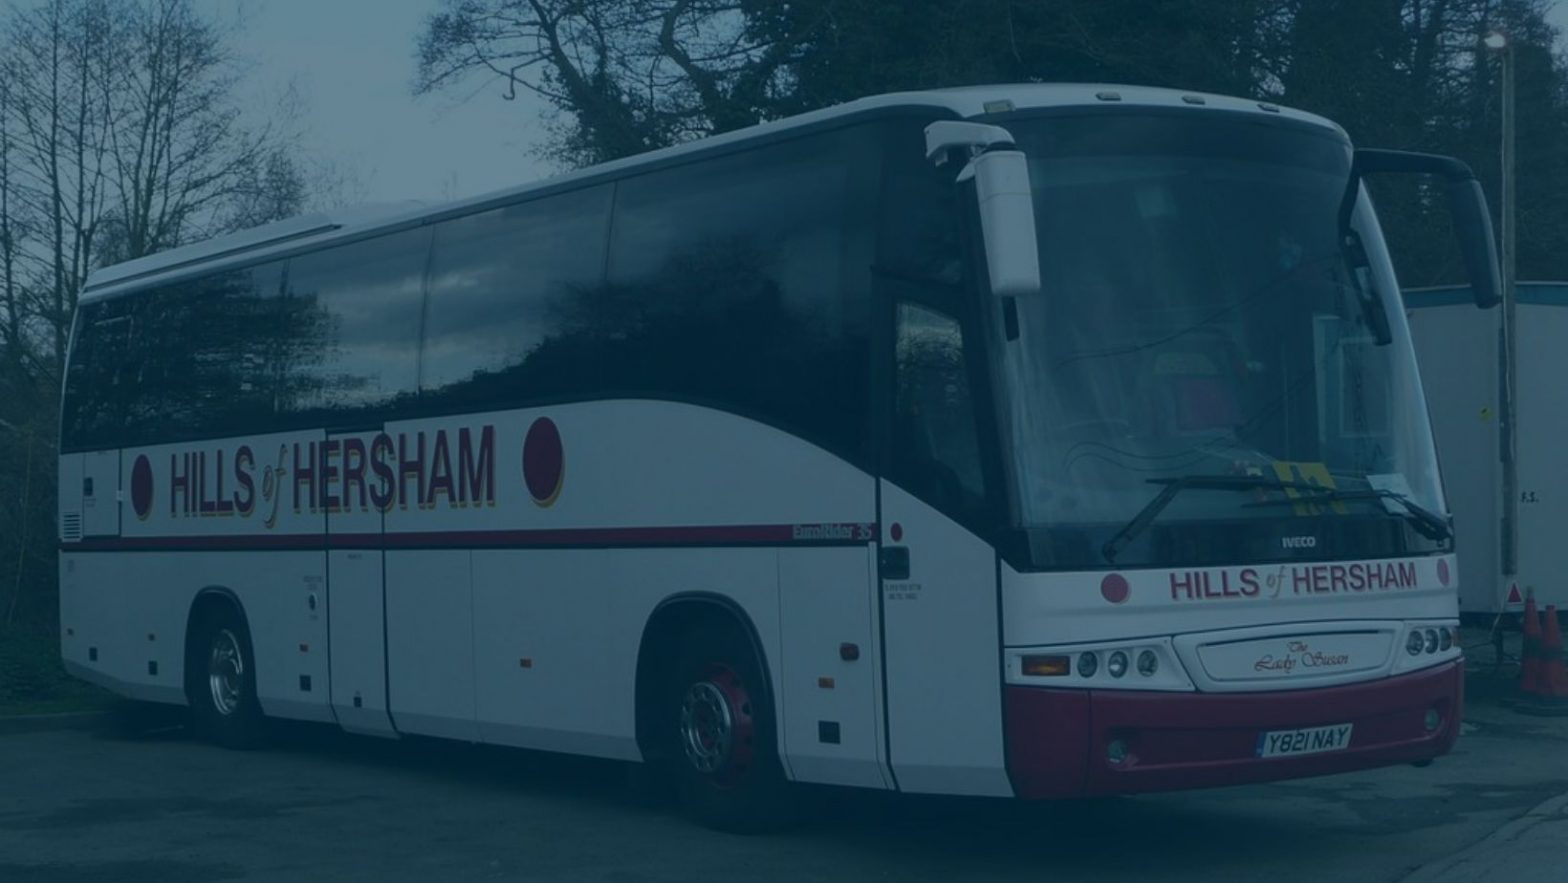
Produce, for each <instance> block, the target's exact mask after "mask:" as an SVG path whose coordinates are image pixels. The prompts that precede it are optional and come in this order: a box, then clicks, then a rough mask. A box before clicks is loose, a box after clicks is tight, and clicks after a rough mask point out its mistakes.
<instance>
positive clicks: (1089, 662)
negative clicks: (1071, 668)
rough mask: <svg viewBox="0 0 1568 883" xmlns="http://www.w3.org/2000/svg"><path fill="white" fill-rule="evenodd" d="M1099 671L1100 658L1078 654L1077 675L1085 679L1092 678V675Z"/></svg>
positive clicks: (1087, 654)
mask: <svg viewBox="0 0 1568 883" xmlns="http://www.w3.org/2000/svg"><path fill="white" fill-rule="evenodd" d="M1099 670H1100V657H1098V656H1096V655H1094V654H1093V653H1080V654H1078V674H1080V675H1082V676H1084V677H1086V678H1092V677H1094V673H1095V672H1097V671H1099Z"/></svg>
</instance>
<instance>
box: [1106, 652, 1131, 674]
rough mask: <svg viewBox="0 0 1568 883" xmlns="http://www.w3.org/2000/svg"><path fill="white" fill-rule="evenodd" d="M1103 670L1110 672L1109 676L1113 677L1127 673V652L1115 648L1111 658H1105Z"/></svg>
mask: <svg viewBox="0 0 1568 883" xmlns="http://www.w3.org/2000/svg"><path fill="white" fill-rule="evenodd" d="M1105 670H1106V671H1108V672H1110V673H1111V677H1113V678H1119V677H1121V676H1122V675H1124V674H1126V673H1127V654H1126V653H1123V652H1122V651H1120V650H1117V651H1116V652H1115V653H1112V654H1111V658H1110V659H1107V660H1106V661H1105Z"/></svg>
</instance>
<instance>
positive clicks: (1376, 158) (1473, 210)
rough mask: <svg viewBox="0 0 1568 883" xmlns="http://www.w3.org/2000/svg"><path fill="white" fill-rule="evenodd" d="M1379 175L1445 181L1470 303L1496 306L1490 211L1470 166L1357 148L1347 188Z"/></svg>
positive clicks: (1497, 278)
mask: <svg viewBox="0 0 1568 883" xmlns="http://www.w3.org/2000/svg"><path fill="white" fill-rule="evenodd" d="M1383 173H1392V174H1414V175H1435V176H1438V177H1440V178H1442V179H1444V180H1445V181H1446V182H1447V183H1448V209H1449V211H1450V212H1451V213H1452V214H1453V216H1454V232H1455V233H1456V234H1457V235H1458V236H1459V251H1460V254H1461V255H1463V256H1464V262H1465V272H1466V275H1468V276H1469V277H1470V291H1471V293H1472V294H1473V295H1474V297H1475V305H1476V306H1478V307H1480V308H1481V309H1487V308H1488V307H1492V306H1496V305H1497V302H1498V301H1499V300H1501V299H1502V295H1503V280H1502V274H1501V273H1500V272H1499V271H1498V268H1497V241H1496V240H1495V239H1494V238H1493V237H1492V213H1491V212H1490V211H1488V209H1487V207H1486V194H1485V193H1484V192H1482V190H1481V182H1479V181H1477V180H1476V178H1475V173H1474V172H1472V171H1471V170H1470V167H1469V166H1467V165H1465V164H1464V163H1463V162H1460V161H1459V160H1457V159H1454V158H1453V157H1451V156H1437V155H1435V154H1430V153H1407V152H1405V151H1402V150H1357V151H1356V155H1355V162H1354V164H1353V165H1352V172H1351V187H1352V188H1354V187H1355V186H1356V184H1357V183H1358V182H1359V180H1360V179H1361V178H1362V177H1365V176H1366V175H1372V174H1383ZM1353 196H1354V194H1353V192H1352V193H1347V194H1346V198H1347V200H1349V199H1351V198H1353ZM1348 205H1349V203H1348V202H1347V207H1348Z"/></svg>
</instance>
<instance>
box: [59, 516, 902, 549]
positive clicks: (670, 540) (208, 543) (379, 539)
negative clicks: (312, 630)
mask: <svg viewBox="0 0 1568 883" xmlns="http://www.w3.org/2000/svg"><path fill="white" fill-rule="evenodd" d="M875 536H877V526H876V525H875V524H872V523H864V522H828V523H820V522H819V523H813V524H800V525H796V524H721V525H700V526H686V527H581V528H549V529H542V530H466V531H464V530H453V531H410V532H406V533H387V534H380V533H342V534H331V535H329V536H322V535H319V534H284V535H276V534H257V535H245V536H183V537H100V538H95V539H85V540H82V541H80V542H75V543H61V544H60V549H61V551H65V552H72V551H75V552H107V551H136V550H168V549H202V550H208V549H210V550H215V551H217V550H238V549H273V550H276V549H295V550H307V549H311V550H313V549H323V548H356V549H365V548H387V549H404V548H431V547H444V548H498V547H541V546H725V545H784V544H793V543H809V544H831V545H859V544H864V543H867V542H870V540H871V539H872V538H873V537H875Z"/></svg>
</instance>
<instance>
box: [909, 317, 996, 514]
mask: <svg viewBox="0 0 1568 883" xmlns="http://www.w3.org/2000/svg"><path fill="white" fill-rule="evenodd" d="M897 321H898V325H897V328H898V331H897V335H898V337H897V345H896V356H897V359H898V366H897V394H896V397H895V400H894V408H893V421H894V422H893V444H892V449H893V473H894V478H895V480H896V481H898V483H899V484H901V485H903V486H905V487H906V488H907V489H908V490H909V491H910V492H911V493H913V494H915V495H916V496H919V497H922V498H923V499H925V500H927V501H929V502H930V503H932V504H933V505H935V506H937V508H939V509H942V510H944V511H948V512H955V513H958V512H971V511H974V510H975V509H976V508H978V507H979V506H980V505H981V503H982V502H983V500H984V497H985V480H984V476H983V473H982V471H981V468H980V442H979V438H978V436H977V433H976V429H975V425H976V424H975V406H974V399H973V397H972V396H971V394H970V389H969V374H968V366H967V365H966V364H965V357H964V336H963V331H962V330H961V329H960V327H959V324H958V321H957V320H956V319H953V318H952V317H950V316H947V315H944V314H942V313H940V312H937V311H936V310H932V309H929V308H927V307H924V306H918V305H916V304H911V303H900V304H899V305H898V317H897Z"/></svg>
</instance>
